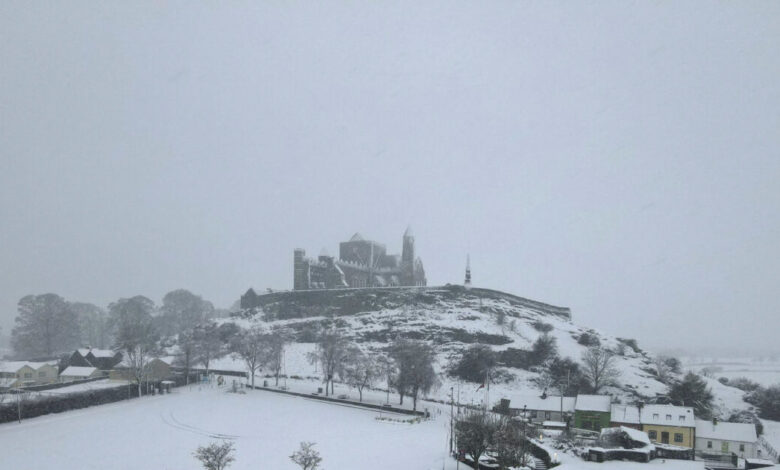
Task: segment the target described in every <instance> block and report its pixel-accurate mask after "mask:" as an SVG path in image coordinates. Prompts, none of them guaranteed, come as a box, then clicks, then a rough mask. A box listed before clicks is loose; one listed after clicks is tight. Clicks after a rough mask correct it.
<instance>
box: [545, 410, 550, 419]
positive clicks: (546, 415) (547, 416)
mask: <svg viewBox="0 0 780 470" xmlns="http://www.w3.org/2000/svg"><path fill="white" fill-rule="evenodd" d="M544 419H550V412H549V411H545V412H544Z"/></svg>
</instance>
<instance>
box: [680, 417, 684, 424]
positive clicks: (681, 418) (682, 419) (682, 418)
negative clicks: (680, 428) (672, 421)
mask: <svg viewBox="0 0 780 470" xmlns="http://www.w3.org/2000/svg"><path fill="white" fill-rule="evenodd" d="M684 421H685V416H683V415H680V422H681V423H682V422H684Z"/></svg>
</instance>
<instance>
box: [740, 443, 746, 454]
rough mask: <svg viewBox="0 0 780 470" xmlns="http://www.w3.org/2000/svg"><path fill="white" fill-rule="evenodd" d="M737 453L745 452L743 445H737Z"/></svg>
mask: <svg viewBox="0 0 780 470" xmlns="http://www.w3.org/2000/svg"><path fill="white" fill-rule="evenodd" d="M739 451H740V452H745V444H740V445H739Z"/></svg>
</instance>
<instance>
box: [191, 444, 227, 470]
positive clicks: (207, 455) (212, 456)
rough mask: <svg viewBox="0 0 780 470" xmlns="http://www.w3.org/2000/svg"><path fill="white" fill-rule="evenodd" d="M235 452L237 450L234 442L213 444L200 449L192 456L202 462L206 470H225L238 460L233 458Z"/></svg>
mask: <svg viewBox="0 0 780 470" xmlns="http://www.w3.org/2000/svg"><path fill="white" fill-rule="evenodd" d="M233 452H235V449H234V448H233V443H232V442H223V443H221V444H220V443H217V442H212V443H211V444H209V445H207V446H200V447H198V449H197V450H196V451H195V452H193V454H192V455H194V456H195V458H196V459H198V460H200V463H201V464H203V468H205V469H206V470H224V469H225V468H227V467H228V465H230V464H231V462H233V461H234V460H236V458H235V457H233Z"/></svg>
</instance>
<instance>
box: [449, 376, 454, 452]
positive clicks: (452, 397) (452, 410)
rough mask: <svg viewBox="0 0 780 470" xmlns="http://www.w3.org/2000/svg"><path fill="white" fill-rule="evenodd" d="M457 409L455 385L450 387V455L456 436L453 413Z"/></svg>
mask: <svg viewBox="0 0 780 470" xmlns="http://www.w3.org/2000/svg"><path fill="white" fill-rule="evenodd" d="M454 411H455V390H454V388H453V387H450V455H452V440H453V439H454V438H455V434H454V429H455V428H454V427H453V419H454V416H453V413H454Z"/></svg>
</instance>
